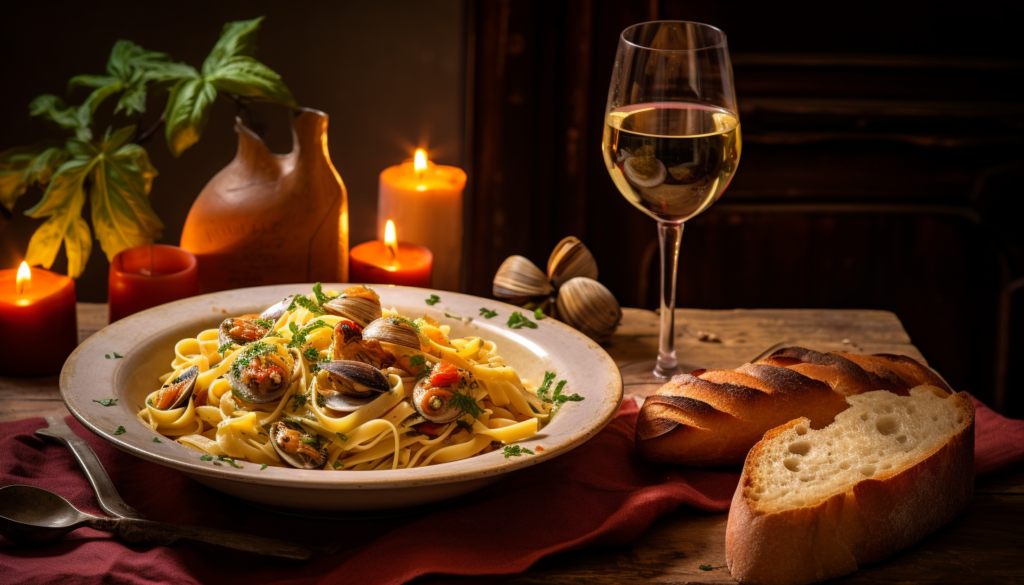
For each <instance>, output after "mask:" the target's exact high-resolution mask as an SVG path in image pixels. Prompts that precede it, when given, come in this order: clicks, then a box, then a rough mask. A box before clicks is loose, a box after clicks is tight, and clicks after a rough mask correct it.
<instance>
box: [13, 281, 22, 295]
mask: <svg viewBox="0 0 1024 585" xmlns="http://www.w3.org/2000/svg"><path fill="white" fill-rule="evenodd" d="M14 286H15V288H17V289H18V294H19V295H20V294H22V293H24V292H25V281H21V282H17V283H15V285H14Z"/></svg>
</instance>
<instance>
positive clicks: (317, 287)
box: [313, 282, 338, 305]
mask: <svg viewBox="0 0 1024 585" xmlns="http://www.w3.org/2000/svg"><path fill="white" fill-rule="evenodd" d="M313 296H315V297H316V302H317V303H319V304H321V305H322V304H324V303H326V302H327V301H329V300H331V299H336V298H338V297H337V296H333V297H332V296H329V295H327V294H325V293H324V290H323V286H322V285H321V284H320V283H319V282H318V283H316V284H314V285H313Z"/></svg>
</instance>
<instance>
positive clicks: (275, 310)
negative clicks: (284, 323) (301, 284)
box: [260, 295, 297, 321]
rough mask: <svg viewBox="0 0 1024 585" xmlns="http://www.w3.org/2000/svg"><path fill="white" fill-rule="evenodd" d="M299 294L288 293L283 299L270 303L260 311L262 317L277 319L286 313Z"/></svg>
mask: <svg viewBox="0 0 1024 585" xmlns="http://www.w3.org/2000/svg"><path fill="white" fill-rule="evenodd" d="M296 296H297V295H288V296H286V297H285V298H284V299H283V300H280V301H278V302H276V303H274V304H273V305H270V306H269V307H267V308H266V309H264V310H263V312H262V313H260V319H273V320H274V321H277V320H278V319H280V318H281V315H284V312H285V311H287V310H288V306H289V305H291V304H292V299H294V298H295V297H296Z"/></svg>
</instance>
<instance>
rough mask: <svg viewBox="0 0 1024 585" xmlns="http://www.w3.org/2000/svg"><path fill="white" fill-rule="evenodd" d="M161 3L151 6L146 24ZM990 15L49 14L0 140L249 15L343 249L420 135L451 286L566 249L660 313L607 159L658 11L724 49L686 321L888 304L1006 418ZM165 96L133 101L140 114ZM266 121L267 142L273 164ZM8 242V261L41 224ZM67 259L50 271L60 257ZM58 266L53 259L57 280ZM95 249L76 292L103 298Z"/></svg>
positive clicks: (171, 230) (505, 10) (1017, 277)
mask: <svg viewBox="0 0 1024 585" xmlns="http://www.w3.org/2000/svg"><path fill="white" fill-rule="evenodd" d="M154 6H159V8H155V7H154ZM1006 6H1008V5H1007V4H1003V3H997V2H988V1H981V2H971V3H956V4H954V3H937V2H857V3H845V4H834V3H822V2H773V3H738V2H715V3H709V2H701V3H698V2H681V1H668V0H661V1H658V0H651V1H636V2H599V1H593V0H591V1H586V0H574V1H544V0H516V1H510V0H506V1H500V0H492V1H483V0H465V1H458V0H452V1H449V2H411V1H408V2H375V3H373V4H372V5H364V4H362V3H360V4H356V3H328V2H323V3H309V2H289V3H286V4H282V3H272V2H250V3H247V4H245V5H242V4H225V3H213V2H204V3H199V2H176V3H173V4H161V5H143V4H140V3H127V2H124V3H106V4H105V5H104V6H103V8H97V7H96V6H93V5H86V4H83V3H78V4H67V5H63V4H60V3H58V4H56V5H54V4H52V3H51V4H47V5H41V4H40V5H36V6H35V7H30V8H27V9H26V8H22V9H21V12H22V14H21V15H19V16H18V17H17V18H16V19H14V20H12V21H9V22H21V23H24V25H23V26H22V25H10V26H8V27H7V29H6V34H5V35H4V36H3V37H0V50H2V51H3V54H4V55H7V56H8V59H6V60H5V66H6V69H7V71H6V76H5V79H6V80H7V83H5V91H4V92H2V93H0V108H2V109H0V112H3V113H2V114H0V115H2V116H3V128H4V130H3V132H2V133H0V148H6V147H8V146H14V145H18V144H22V143H28V142H31V141H33V140H35V139H37V138H38V137H39V136H40V126H39V125H38V124H37V123H36V122H33V121H31V120H29V119H28V117H27V115H26V113H25V112H26V110H25V106H26V105H27V104H28V102H29V100H31V99H32V98H33V97H34V96H35V95H37V94H39V93H47V92H48V93H58V94H59V93H61V92H62V90H63V87H64V84H65V82H66V80H67V79H68V78H69V77H70V76H72V75H75V74H78V73H87V72H89V73H99V72H101V71H102V68H103V65H104V63H105V61H106V56H107V53H108V51H109V49H110V46H111V45H112V44H113V42H114V41H115V40H116V39H118V38H128V39H132V40H135V41H136V42H138V43H140V44H141V45H143V46H144V47H146V48H149V49H154V50H161V51H165V52H168V53H170V54H171V55H172V56H173V57H174V58H176V59H177V60H182V61H186V62H188V63H191V64H193V65H196V66H198V65H199V64H200V63H201V62H202V59H203V57H205V55H206V53H207V52H208V51H209V49H210V48H211V47H212V45H213V43H214V41H215V40H216V37H217V34H218V32H219V30H220V27H221V25H222V24H223V22H225V21H228V20H234V19H241V18H251V17H253V16H257V15H261V14H262V15H266V16H267V20H266V21H265V22H264V25H263V30H262V31H261V33H260V42H259V45H260V48H259V51H258V53H257V57H258V58H259V59H261V60H262V61H264V62H265V63H267V64H268V65H269V66H270V67H272V68H273V69H275V70H276V71H278V72H279V73H281V74H282V76H283V77H284V79H285V81H286V82H287V83H288V85H289V86H290V88H291V89H292V91H293V93H294V94H295V95H296V97H297V99H298V101H299V102H300V103H301V104H302V105H306V106H311V107H316V108H320V109H323V110H325V111H326V112H327V113H328V114H330V115H331V125H330V149H331V154H332V158H333V160H334V164H335V166H336V167H337V168H338V170H339V172H340V174H341V176H342V177H343V179H344V180H345V182H346V185H347V186H348V188H349V205H350V211H351V218H352V242H351V243H352V244H353V245H354V244H357V243H359V242H361V241H365V240H367V239H372V238H373V237H374V229H373V225H374V220H375V205H376V182H377V174H378V173H379V172H380V171H381V170H382V169H383V168H384V167H386V166H388V165H391V164H395V163H397V162H399V161H400V160H402V159H403V158H406V157H408V156H409V155H410V154H411V152H412V150H413V148H414V147H415V146H416V145H426V146H429V148H430V153H431V157H432V158H433V159H435V160H437V161H439V162H442V163H448V164H459V165H461V166H462V167H463V168H465V169H466V170H467V171H468V173H469V184H468V186H467V198H466V211H467V215H466V219H467V223H466V230H467V247H466V262H465V264H464V267H463V270H464V287H463V288H464V289H465V290H466V291H467V292H470V293H473V294H478V295H490V283H491V278H492V277H493V275H494V272H495V270H496V269H497V267H498V265H499V264H500V263H501V261H502V260H503V259H504V258H505V257H507V256H508V255H510V254H523V255H525V256H527V257H529V258H531V259H532V260H533V261H534V262H535V263H537V264H538V265H540V266H543V265H544V263H545V262H546V259H547V256H548V254H549V253H550V251H551V248H552V246H553V245H554V244H555V243H556V242H557V241H558V240H560V239H561V238H562V237H564V236H566V235H576V236H579V237H580V238H582V239H583V240H584V242H586V243H587V245H588V246H589V247H590V249H591V250H592V251H593V252H594V254H595V256H596V258H597V261H598V265H599V267H600V271H601V281H602V282H603V283H605V284H606V285H607V286H608V287H609V288H610V289H611V290H612V292H613V293H614V294H615V295H616V296H617V298H618V299H619V301H620V302H621V303H622V304H623V305H624V306H639V307H646V308H652V309H653V308H656V307H657V302H658V299H657V290H658V289H657V279H658V268H657V261H656V260H657V257H656V230H655V224H654V222H653V221H651V220H650V219H649V218H648V217H647V216H645V215H643V214H641V213H640V212H638V211H637V210H635V209H634V208H633V207H631V206H630V205H629V204H628V203H627V202H626V201H625V200H624V199H623V198H622V196H621V195H620V194H619V193H618V192H617V191H616V190H615V187H614V186H613V184H612V182H611V180H610V179H609V177H608V176H607V172H606V171H605V170H604V168H603V163H602V161H601V154H600V144H599V141H600V134H601V129H602V122H603V114H604V105H605V99H606V96H607V87H608V81H609V75H610V73H611V66H612V60H613V57H614V53H615V48H616V44H617V40H618V33H619V32H620V31H621V30H622V29H624V28H626V27H627V26H629V25H631V24H634V23H637V22H643V21H646V20H654V19H685V20H696V21H702V22H707V23H710V24H713V25H715V26H718V27H720V28H722V29H723V30H724V31H725V32H726V34H727V35H728V36H729V45H730V50H731V52H732V56H733V65H734V71H735V80H736V88H737V94H738V102H739V107H740V116H741V121H742V130H743V140H744V150H743V155H742V160H741V164H740V166H739V170H738V172H737V174H736V177H735V179H734V180H733V182H732V185H731V186H730V187H729V190H728V191H727V192H726V194H725V196H724V197H723V199H722V200H721V201H720V202H719V203H717V204H716V205H715V206H714V207H712V208H711V209H710V210H709V211H708V212H707V213H705V214H704V215H702V216H700V217H698V218H696V219H694V220H693V221H691V222H689V223H688V225H687V227H686V231H685V234H684V237H683V246H682V254H681V261H680V276H679V287H680V288H679V291H680V292H679V302H678V304H679V306H684V307H698V308H710V309H727V308H738V307H765V308H767V307H771V308H802V307H824V308H860V309H881V310H889V311H893V312H895V313H896V314H897V315H898V316H899V317H900V319H901V320H902V321H903V323H904V325H905V327H906V329H907V331H908V332H909V334H910V336H911V338H912V340H913V342H914V343H915V344H916V345H917V346H918V347H919V348H920V349H921V351H922V352H923V353H924V355H925V356H926V357H927V358H928V359H929V361H930V362H931V363H932V364H933V365H935V366H936V367H937V368H938V369H939V371H941V372H942V373H943V375H944V376H945V377H946V378H947V379H948V380H949V381H950V383H951V384H952V385H953V386H954V387H955V388H957V389H960V390H967V391H970V392H972V393H974V394H976V395H977V396H979V397H980V398H982V399H983V400H986V401H988V402H990V403H991V404H993V405H994V406H996V407H997V408H998V409H1001V410H1002V411H1004V412H1007V413H1010V414H1016V415H1017V416H1021V415H1022V414H1024V400H1022V399H1021V398H1020V394H1021V393H1020V392H1019V390H1020V388H1021V384H1022V383H1024V376H1022V375H1021V374H1019V373H1016V372H1015V370H1014V366H1015V365H1016V363H1017V362H1019V361H1020V359H1019V358H1021V357H1022V356H1024V343H1022V341H1021V339H1022V332H1024V317H1022V315H1024V310H1022V309H1021V307H1022V304H1021V303H1022V302H1024V293H1022V292H1021V291H1022V290H1024V252H1022V249H1024V247H1022V230H1021V229H1020V227H1019V225H1020V212H1019V210H1018V208H1019V207H1021V206H1020V205H1019V203H1018V200H1019V198H1020V197H1021V195H1022V193H1021V184H1022V161H1024V156H1022V155H1024V107H1022V103H1024V102H1022V98H1024V95H1022V94H1024V92H1022V90H1021V88H1020V87H1021V86H1022V85H1024V84H1021V83H1020V80H1021V79H1022V73H1024V56H1022V50H1021V45H1020V42H1019V32H1018V30H1017V22H1018V20H1017V19H1016V17H1015V15H1012V14H1008V13H1007V12H1006V11H1005V7H1006ZM160 106H162V103H156V102H151V104H150V108H151V111H150V113H149V115H150V116H152V119H155V116H156V115H158V113H159V109H160ZM232 116H233V112H232V110H231V107H230V105H226V104H218V105H217V106H216V108H215V110H214V112H213V114H212V116H211V122H210V124H209V126H208V127H207V131H206V134H205V135H204V137H203V139H202V140H201V141H200V143H199V144H198V145H197V146H195V147H193V148H192V149H191V150H189V151H187V152H186V153H185V154H184V155H183V156H182V158H181V159H179V160H175V159H172V158H171V157H170V155H169V154H168V153H167V150H166V147H165V146H164V145H163V144H162V143H161V142H159V141H152V142H151V143H149V144H148V145H147V146H148V149H149V151H150V154H151V156H152V158H153V163H154V165H155V166H156V167H157V168H158V169H159V171H160V173H161V175H160V176H159V177H158V178H157V180H156V182H155V184H154V189H153V194H152V200H153V203H154V207H155V208H156V210H157V212H158V214H159V215H160V217H161V218H162V219H163V220H164V221H165V223H166V224H167V229H166V231H165V237H164V241H165V242H169V243H177V241H178V237H179V235H180V230H181V226H182V222H183V221H184V217H185V215H186V213H187V210H188V207H189V206H190V205H191V202H192V200H193V199H194V198H195V196H196V195H197V194H198V193H199V191H200V190H201V189H202V186H203V185H204V184H205V183H206V181H207V180H209V178H210V177H211V176H213V174H214V173H216V171H217V170H219V169H220V168H221V167H223V166H224V165H225V164H226V163H227V162H228V161H229V160H230V159H231V157H232V156H233V154H234V134H233V133H232V131H231V125H232ZM282 136H284V135H283V134H281V133H280V132H278V133H277V134H276V135H275V134H274V131H273V130H272V132H271V136H270V141H271V143H272V145H274V146H275V147H276V149H277V150H279V151H282V150H287V140H285V139H283V138H282ZM38 195H39V194H38V193H30V194H29V195H27V196H26V197H25V198H24V199H23V200H22V202H21V203H19V206H18V209H17V210H16V213H15V219H14V220H13V222H12V223H10V224H9V225H8V226H7V227H6V228H5V229H4V230H3V231H2V232H0V266H4V267H8V266H13V265H15V263H16V262H15V260H17V259H19V258H20V257H21V255H23V254H24V249H25V246H26V245H27V241H28V237H29V235H30V234H31V232H32V230H33V229H34V228H35V225H36V222H35V221H34V220H29V219H27V218H24V217H21V216H20V211H21V210H23V209H25V208H27V207H28V206H30V205H32V204H33V203H34V202H35V201H36V200H37V199H38ZM60 262H62V260H58V263H60ZM57 269H63V268H62V266H61V265H60V264H58V267H57ZM106 269H107V267H106V263H105V259H104V258H103V256H102V253H100V251H99V247H98V246H95V248H94V251H93V257H92V259H91V261H90V265H89V268H88V269H87V272H86V274H85V276H83V278H82V279H81V280H80V281H79V284H78V290H79V296H80V298H81V299H82V300H90V301H102V300H104V299H105V280H106Z"/></svg>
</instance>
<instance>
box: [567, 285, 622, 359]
mask: <svg viewBox="0 0 1024 585" xmlns="http://www.w3.org/2000/svg"><path fill="white" fill-rule="evenodd" d="M557 305H558V318H559V319H561V320H562V321H564V322H565V323H567V324H569V325H571V326H572V327H574V328H575V329H576V330H578V331H580V332H581V333H583V334H584V335H586V336H587V337H589V338H591V339H593V340H594V341H597V342H598V343H600V342H602V341H605V340H607V339H608V338H609V337H610V336H611V334H612V333H614V332H615V328H616V327H618V325H619V321H621V320H622V308H621V307H619V302H618V301H616V300H615V296H613V295H612V293H611V291H609V290H608V289H607V288H605V286H604V285H603V284H601V283H599V282H597V281H596V280H593V279H590V278H587V277H585V276H577V277H576V278H572V279H570V280H568V281H567V282H566V283H565V284H564V285H562V287H561V288H560V289H559V291H558V303H557Z"/></svg>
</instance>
